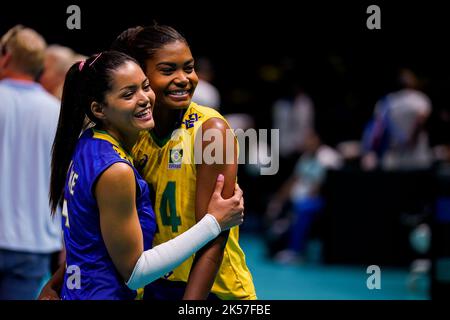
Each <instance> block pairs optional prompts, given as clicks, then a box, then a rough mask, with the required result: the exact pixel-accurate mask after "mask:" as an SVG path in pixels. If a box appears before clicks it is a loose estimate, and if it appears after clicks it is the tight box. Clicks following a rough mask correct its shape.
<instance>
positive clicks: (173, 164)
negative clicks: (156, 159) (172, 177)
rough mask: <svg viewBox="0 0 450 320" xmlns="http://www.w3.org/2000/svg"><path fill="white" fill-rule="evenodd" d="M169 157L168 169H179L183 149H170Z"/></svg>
mask: <svg viewBox="0 0 450 320" xmlns="http://www.w3.org/2000/svg"><path fill="white" fill-rule="evenodd" d="M169 152H170V157H169V166H168V168H169V169H180V168H181V162H182V161H183V149H171V150H170V151H169Z"/></svg>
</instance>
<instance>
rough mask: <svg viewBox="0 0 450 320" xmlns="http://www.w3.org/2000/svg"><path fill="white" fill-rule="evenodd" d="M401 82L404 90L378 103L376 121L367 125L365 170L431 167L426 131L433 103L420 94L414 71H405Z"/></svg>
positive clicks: (375, 112)
mask: <svg viewBox="0 0 450 320" xmlns="http://www.w3.org/2000/svg"><path fill="white" fill-rule="evenodd" d="M398 82H399V85H400V87H401V89H400V90H398V91H395V92H392V93H389V94H388V95H386V96H384V97H382V98H381V99H380V100H379V101H378V102H377V103H376V105H375V110H374V116H373V120H371V121H370V122H369V123H368V125H367V126H366V129H365V132H364V135H363V148H364V151H365V155H364V157H363V161H362V166H363V168H364V169H373V168H375V167H377V166H380V167H381V168H383V169H388V170H389V169H394V170H395V169H421V168H428V167H429V166H430V165H431V161H432V153H431V149H430V146H429V142H428V133H427V131H426V128H425V124H426V122H427V120H428V118H429V116H430V114H431V101H430V99H429V98H428V96H427V95H426V94H425V93H423V92H422V91H420V89H419V88H420V84H419V79H418V78H417V76H416V75H415V74H414V73H413V71H412V70H410V69H407V68H404V69H401V70H400V72H399V75H398Z"/></svg>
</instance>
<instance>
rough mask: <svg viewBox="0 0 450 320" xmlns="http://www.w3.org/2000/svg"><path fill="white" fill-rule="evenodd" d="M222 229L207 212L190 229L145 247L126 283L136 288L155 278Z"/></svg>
mask: <svg viewBox="0 0 450 320" xmlns="http://www.w3.org/2000/svg"><path fill="white" fill-rule="evenodd" d="M221 231H222V230H221V228H220V225H219V223H218V222H217V220H216V218H215V217H214V216H213V215H211V214H208V213H207V214H206V215H205V216H204V217H203V218H202V219H201V220H200V221H199V222H197V224H195V225H194V226H193V227H192V228H190V229H189V230H187V231H185V232H183V233H182V234H180V235H179V236H177V237H175V238H174V239H172V240H169V241H167V242H164V243H162V244H160V245H157V246H156V247H154V248H152V249H150V250H147V251H144V252H143V253H142V254H141V256H140V257H139V259H138V261H137V262H136V265H135V266H134V270H133V273H132V274H131V276H130V279H128V281H127V283H126V284H127V286H128V287H129V288H130V289H132V290H136V289H138V288H142V287H144V286H145V285H147V284H149V283H150V282H152V281H154V280H156V279H158V278H159V277H161V276H163V275H164V274H166V273H167V272H169V271H171V270H172V269H174V268H175V267H177V266H178V265H180V264H181V263H182V262H183V261H185V260H186V259H187V258H189V257H190V256H191V255H193V254H194V253H195V252H196V251H198V250H199V249H200V248H202V247H203V246H204V245H205V244H207V243H208V242H209V241H211V240H213V239H214V238H216V237H217V236H218V235H219V234H220V232H221Z"/></svg>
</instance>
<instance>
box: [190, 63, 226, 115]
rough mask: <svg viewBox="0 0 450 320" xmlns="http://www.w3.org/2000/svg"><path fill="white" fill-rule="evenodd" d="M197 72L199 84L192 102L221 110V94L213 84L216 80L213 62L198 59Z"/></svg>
mask: <svg viewBox="0 0 450 320" xmlns="http://www.w3.org/2000/svg"><path fill="white" fill-rule="evenodd" d="M195 71H196V73H197V75H198V84H197V87H196V89H195V91H194V96H193V98H192V100H193V101H194V102H196V103H198V104H200V105H202V106H206V107H210V108H213V109H216V110H219V108H220V93H219V90H218V89H217V88H216V87H215V86H214V85H213V84H212V81H213V79H214V68H213V65H212V63H211V61H210V60H209V59H207V58H200V59H197V60H196V63H195Z"/></svg>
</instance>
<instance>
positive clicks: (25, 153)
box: [0, 25, 61, 300]
mask: <svg viewBox="0 0 450 320" xmlns="http://www.w3.org/2000/svg"><path fill="white" fill-rule="evenodd" d="M0 49H1V55H0V79H1V81H0V177H1V179H0V300H1V299H14V300H16V299H34V298H36V297H37V294H38V291H39V289H40V286H41V284H42V282H43V280H44V278H45V277H46V276H47V275H48V274H49V271H50V268H49V267H50V259H51V254H52V253H53V252H56V251H59V250H61V232H60V224H59V221H58V219H55V220H54V221H53V220H52V219H51V217H50V207H49V202H48V192H49V183H50V152H51V148H52V143H53V139H54V136H55V132H56V125H57V122H58V117H59V101H58V100H57V99H56V98H54V97H52V96H51V95H50V94H49V93H47V92H46V91H45V90H44V89H43V88H42V87H41V85H40V84H38V83H36V79H38V78H39V75H40V74H41V72H42V70H43V68H44V57H45V49H46V42H45V40H44V39H43V37H42V36H41V35H39V34H38V33H37V32H36V31H34V30H32V29H29V28H25V27H23V26H20V25H18V26H15V27H14V28H12V29H10V30H9V31H8V32H7V33H6V34H5V35H4V36H3V37H2V38H1V42H0Z"/></svg>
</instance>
